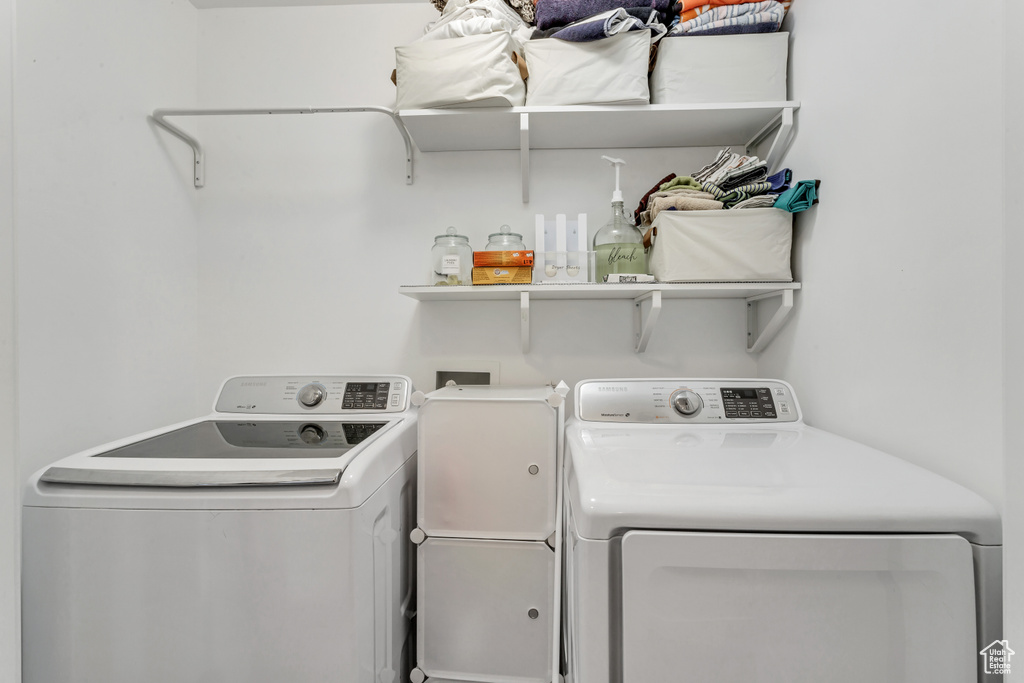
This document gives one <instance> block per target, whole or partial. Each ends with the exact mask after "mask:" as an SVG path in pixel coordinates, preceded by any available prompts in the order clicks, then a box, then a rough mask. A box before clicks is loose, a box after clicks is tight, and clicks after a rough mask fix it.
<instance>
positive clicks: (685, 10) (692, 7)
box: [677, 0, 793, 22]
mask: <svg viewBox="0 0 1024 683" xmlns="http://www.w3.org/2000/svg"><path fill="white" fill-rule="evenodd" d="M747 2H750V0H682V2H681V3H680V4H681V7H680V8H679V12H678V13H677V14H678V16H679V21H680V22H683V21H689V20H690V19H695V18H697V17H698V16H699V15H701V14H704V13H705V12H707V11H709V10H712V9H714V8H715V7H721V6H722V5H742V4H744V3H747ZM779 4H780V5H782V9H783V11H784V12H789V6H790V5H791V4H793V0H779Z"/></svg>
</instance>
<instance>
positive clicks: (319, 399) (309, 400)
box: [298, 384, 327, 408]
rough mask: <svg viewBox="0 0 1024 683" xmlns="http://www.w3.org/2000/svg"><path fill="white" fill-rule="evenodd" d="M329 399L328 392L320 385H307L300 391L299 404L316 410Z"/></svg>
mask: <svg viewBox="0 0 1024 683" xmlns="http://www.w3.org/2000/svg"><path fill="white" fill-rule="evenodd" d="M325 398H327V390H326V389H324V388H323V386H322V385H320V384H307V385H306V386H304V387H302V388H301V389H299V395H298V399H299V403H301V404H302V405H304V406H305V407H307V408H316V407H317V406H318V405H320V404H321V403H323V402H324V399H325Z"/></svg>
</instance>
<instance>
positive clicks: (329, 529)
mask: <svg viewBox="0 0 1024 683" xmlns="http://www.w3.org/2000/svg"><path fill="white" fill-rule="evenodd" d="M409 384H410V382H409V379H408V378H407V377H403V376H288V377H284V376H274V377H237V378H233V379H231V380H228V381H227V382H225V383H224V385H223V386H222V388H221V391H220V392H219V397H218V399H217V401H216V405H215V409H214V413H213V414H212V415H210V416H208V417H205V418H201V419H197V420H191V421H188V422H183V423H180V424H176V425H172V426H170V427H167V428H165V429H160V430H156V431H152V432H148V433H145V434H141V435H139V436H136V437H132V438H129V439H123V440H121V441H117V442H114V443H110V444H107V445H105V446H101V447H98V448H94V449H91V450H88V451H85V452H82V453H79V454H77V455H73V456H71V457H68V458H65V459H64V460H61V461H59V462H57V463H56V464H54V465H53V466H52V467H47V468H45V469H43V470H41V471H39V472H37V473H36V474H35V475H34V476H33V477H32V478H31V480H30V481H29V484H28V488H27V491H26V493H25V500H24V508H23V564H22V566H23V584H22V585H23V587H22V600H23V608H22V612H23V680H24V683H65V682H70V681H83V682H90V683H92V682H96V683H100V682H102V683H139V682H140V681H146V682H147V683H181V682H182V681H189V682H191V683H233V682H237V683H242V682H245V683H281V681H288V682H289V683H327V682H330V681H339V682H341V683H391V682H392V681H397V680H400V678H401V677H402V673H401V672H405V671H408V670H409V667H410V666H411V662H412V660H411V658H409V653H404V652H403V649H404V648H405V646H406V644H407V643H408V642H409V641H410V639H409V638H408V635H409V632H410V628H409V621H410V614H411V612H412V611H413V610H414V609H415V606H414V604H413V587H414V575H413V574H412V567H413V564H412V560H411V544H410V543H409V541H408V536H409V531H410V530H411V529H412V528H413V526H414V522H415V510H416V506H415V489H416V487H415V457H414V456H415V452H416V424H415V423H416V419H415V417H416V415H415V412H414V410H413V409H411V408H410V404H409V397H410V386H409ZM403 657H404V658H405V659H407V660H408V661H403Z"/></svg>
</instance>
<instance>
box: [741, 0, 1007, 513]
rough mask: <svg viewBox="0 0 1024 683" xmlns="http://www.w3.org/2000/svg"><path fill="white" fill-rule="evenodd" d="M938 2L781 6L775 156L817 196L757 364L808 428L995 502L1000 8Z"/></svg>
mask: <svg viewBox="0 0 1024 683" xmlns="http://www.w3.org/2000/svg"><path fill="white" fill-rule="evenodd" d="M944 4H947V5H948V6H949V9H948V11H928V12H922V11H921V9H920V3H903V4H900V3H896V4H893V5H891V6H887V8H886V16H885V19H884V21H881V20H880V21H873V22H871V23H870V26H865V25H864V24H862V23H857V22H850V21H849V17H848V13H847V9H846V8H843V7H841V6H840V5H838V4H836V3H827V2H813V3H812V2H808V3H800V4H796V5H795V6H794V8H793V12H792V13H791V15H792V16H791V17H790V20H791V23H790V29H791V31H792V33H793V40H792V50H791V55H790V63H791V87H792V90H791V96H792V97H794V99H797V100H800V101H801V103H802V106H801V109H800V112H799V115H798V116H799V122H798V125H799V130H798V132H797V135H796V138H795V142H794V144H793V146H792V148H791V150H790V153H789V155H788V157H787V160H786V165H788V166H790V167H791V168H793V169H794V170H795V172H796V175H797V176H799V177H803V178H807V177H812V178H820V179H822V186H821V203H820V204H819V206H818V207H817V208H816V209H814V210H812V211H809V212H807V213H805V214H802V215H801V216H800V217H799V220H798V222H797V229H796V234H797V244H798V246H797V250H796V255H795V258H796V269H797V277H798V278H799V279H801V280H802V281H803V283H804V289H803V290H802V291H801V292H800V293H799V297H798V299H799V300H798V302H797V305H796V314H795V316H794V319H793V320H792V321H791V322H790V323H789V324H788V325H787V327H786V328H785V329H784V330H783V332H782V334H781V335H780V337H779V338H778V339H776V341H775V343H774V344H773V345H772V346H771V347H770V348H769V349H768V350H767V351H766V352H765V353H764V354H763V356H762V358H761V360H760V364H759V366H758V368H759V370H760V372H761V373H762V374H764V375H766V376H773V375H777V376H781V377H785V378H788V379H789V380H790V381H791V382H793V384H794V385H795V386H796V387H797V390H798V391H799V393H800V395H801V396H802V398H803V407H804V409H805V411H806V413H807V420H808V421H809V422H810V423H812V424H814V425H816V426H819V427H822V428H825V429H829V430H832V431H836V432H839V433H841V434H844V435H847V436H850V437H852V438H855V439H857V440H860V441H865V442H867V443H869V444H872V445H874V446H877V447H880V448H882V449H884V450H887V451H889V452H892V453H894V454H896V455H899V456H902V457H904V458H906V459H908V460H911V461H914V462H917V463H919V464H922V465H924V466H925V467H928V468H929V469H932V470H934V471H936V472H939V473H941V474H944V475H946V476H948V477H950V478H952V479H954V480H956V481H958V482H960V483H962V484H964V485H966V486H968V487H970V488H972V489H974V490H975V491H977V492H979V493H980V494H982V495H984V496H985V497H987V498H988V499H989V500H990V501H992V502H993V503H994V504H996V505H999V504H1000V503H1001V501H1002V497H1003V491H1002V488H1003V484H1002V467H1003V463H1002V410H1001V405H1000V401H1001V399H1002V383H1001V379H1002V376H1001V361H1000V358H1001V352H1002V347H1001V315H1002V310H1001V301H1000V293H1001V291H1002V255H1001V250H1002V244H1001V235H1002V187H1001V183H1000V172H1001V159H1002V144H1003V139H1002V132H1003V112H1002V108H1001V106H1000V104H1001V99H1000V98H1001V88H1002V87H1003V82H1002V79H1001V77H1000V73H1001V68H1002V60H1003V56H1002V55H1003V45H1002V33H1001V31H999V30H995V29H994V28H993V27H995V26H998V25H999V15H1000V11H1001V6H1000V5H993V6H991V7H990V8H989V9H988V10H987V11H986V12H984V13H973V14H972V13H964V12H961V11H958V10H957V9H956V7H955V6H954V5H953V4H952V3H944ZM909 27H913V28H912V30H911V29H910V28H909ZM868 35H870V41H868V40H867V36H868Z"/></svg>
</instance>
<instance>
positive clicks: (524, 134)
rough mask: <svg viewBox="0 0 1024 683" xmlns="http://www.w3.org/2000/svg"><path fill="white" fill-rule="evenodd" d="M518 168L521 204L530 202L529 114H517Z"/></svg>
mask: <svg viewBox="0 0 1024 683" xmlns="http://www.w3.org/2000/svg"><path fill="white" fill-rule="evenodd" d="M519 169H520V171H522V174H523V204H529V203H530V115H529V114H527V113H526V112H523V113H522V114H520V115H519Z"/></svg>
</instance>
